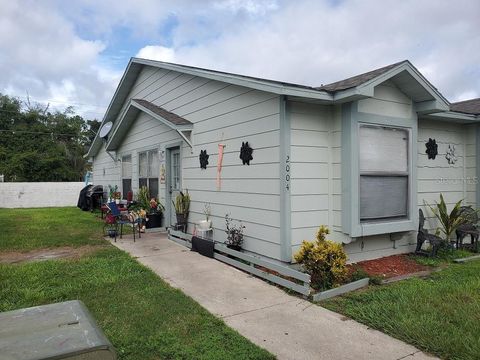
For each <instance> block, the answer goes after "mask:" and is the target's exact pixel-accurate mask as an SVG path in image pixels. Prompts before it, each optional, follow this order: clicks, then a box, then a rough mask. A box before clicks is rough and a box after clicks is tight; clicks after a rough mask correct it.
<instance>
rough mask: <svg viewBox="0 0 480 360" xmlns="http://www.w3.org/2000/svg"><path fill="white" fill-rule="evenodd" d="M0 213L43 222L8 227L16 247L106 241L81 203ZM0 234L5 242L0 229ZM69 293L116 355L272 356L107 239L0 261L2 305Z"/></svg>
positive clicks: (31, 303)
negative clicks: (39, 257) (65, 255)
mask: <svg viewBox="0 0 480 360" xmlns="http://www.w3.org/2000/svg"><path fill="white" fill-rule="evenodd" d="M0 213H1V215H0V216H1V217H2V219H9V220H8V221H9V224H10V225H13V224H15V221H12V220H11V219H16V218H18V217H17V216H18V215H19V214H22V215H27V214H28V215H29V216H31V219H41V223H43V224H45V225H46V226H45V227H44V228H42V226H40V225H39V224H29V225H28V226H18V227H17V232H16V233H14V232H10V233H9V234H10V236H11V237H12V238H13V239H16V240H17V242H15V241H12V239H9V240H8V241H9V244H12V246H13V247H15V248H21V249H31V248H34V247H39V246H43V245H44V244H45V246H56V245H69V244H70V242H69V240H68V239H71V238H75V245H81V244H92V243H93V244H97V243H98V244H103V245H106V244H107V243H106V242H105V241H103V240H99V239H100V238H101V234H100V233H101V223H100V222H99V221H97V220H96V219H95V218H94V217H93V216H92V215H91V214H88V213H83V212H81V211H80V210H75V209H41V210H35V211H30V210H21V211H20V210H2V211H1V212H0ZM49 213H51V216H49ZM61 219H63V223H62V221H61ZM86 220H89V223H88V222H87V221H86ZM0 221H1V220H0ZM77 226H78V227H79V228H80V230H79V229H77ZM31 229H35V230H37V231H38V230H41V233H42V234H41V235H40V237H41V239H40V240H38V239H37V238H36V235H35V234H36V232H35V233H33V235H32V236H28V234H27V232H30V231H31ZM72 233H75V234H76V235H75V236H74V237H73V236H72ZM80 233H82V234H83V240H82V236H81V235H80ZM62 236H63V237H65V239H63V238H62ZM29 238H30V239H31V241H32V244H29V243H28V239H29ZM0 242H2V248H3V249H8V246H7V244H5V243H3V242H4V237H3V236H2V238H1V239H0ZM73 299H80V300H82V301H83V302H84V303H85V304H86V306H87V307H88V309H89V310H90V312H91V313H92V314H93V316H94V317H95V319H96V321H97V323H98V324H99V326H100V327H101V328H102V330H103V331H104V332H105V334H106V335H107V337H108V338H109V340H110V341H111V342H112V344H113V345H114V347H115V349H116V350H117V352H118V354H119V356H120V359H139V360H144V359H145V360H148V359H273V358H274V356H273V355H271V354H269V353H268V352H267V351H265V350H263V349H261V348H259V347H257V346H256V345H254V344H252V343H251V342H250V341H248V340H247V339H245V338H244V337H242V336H241V335H240V334H238V333H237V332H236V331H234V330H232V329H230V328H229V327H227V326H226V325H225V324H224V323H223V322H222V321H221V320H220V319H218V318H216V317H215V316H213V315H212V314H210V313H209V312H208V311H206V310H205V309H204V308H202V307H201V306H200V305H199V304H197V303H196V302H195V301H193V300H192V299H191V298H189V297H188V296H186V295H185V294H183V293H182V292H181V291H179V290H176V289H173V288H172V287H170V286H169V285H168V284H166V283H165V282H164V281H163V280H162V279H160V278H159V277H157V276H156V275H155V274H154V273H153V272H151V271H150V270H149V269H147V268H146V267H144V266H142V265H140V264H139V263H138V262H137V261H135V260H134V259H132V258H131V257H130V256H128V255H127V254H126V253H124V252H122V251H120V250H118V249H116V248H114V247H113V246H108V247H107V248H105V246H103V247H101V246H99V250H98V251H96V252H94V253H93V254H90V255H88V256H85V257H83V258H80V259H77V260H49V261H44V262H34V263H23V264H19V265H9V264H8V265H7V264H0V311H8V310H14V309H19V308H23V307H30V306H36V305H42V304H48V303H54V302H59V301H66V300H73Z"/></svg>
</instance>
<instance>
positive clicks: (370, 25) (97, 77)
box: [0, 0, 480, 119]
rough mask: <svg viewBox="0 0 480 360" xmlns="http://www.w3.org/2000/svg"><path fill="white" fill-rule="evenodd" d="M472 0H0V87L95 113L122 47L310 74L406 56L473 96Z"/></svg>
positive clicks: (475, 41)
mask: <svg viewBox="0 0 480 360" xmlns="http://www.w3.org/2000/svg"><path fill="white" fill-rule="evenodd" d="M479 19H480V1H478V0H456V1H451V0H351V1H349V0H256V1H255V0H135V1H124V0H69V1H64V0H0V74H1V75H0V93H2V94H7V95H11V96H17V97H18V98H19V99H20V100H26V98H27V96H28V97H29V98H30V100H31V101H32V102H40V103H49V104H50V106H51V107H52V108H55V109H59V110H62V109H63V108H64V107H65V106H67V105H72V106H74V108H75V110H76V111H77V112H78V113H80V114H81V115H83V116H84V117H86V118H88V119H93V118H97V119H101V118H102V117H103V115H104V112H105V110H106V108H107V106H108V104H109V103H110V100H111V98H112V96H113V93H114V91H115V89H116V87H117V85H118V82H119V80H120V78H121V76H122V74H123V72H124V70H125V68H126V66H127V64H128V61H129V59H130V58H131V57H133V56H136V57H144V58H148V59H153V60H161V61H168V62H175V63H181V64H186V65H192V66H199V67H205V68H211V69H215V70H221V71H228V72H234V73H239V74H244V75H251V76H257V77H264V78H269V79H274V80H281V81H287V82H293V83H299V84H304V85H312V86H320V85H321V84H328V83H330V82H334V81H337V80H341V79H343V78H347V77H350V76H353V75H356V74H359V73H362V72H366V71H369V70H373V69H375V68H378V67H381V66H385V65H388V64H391V63H395V62H398V61H401V60H405V59H408V60H410V61H411V62H412V63H413V64H414V65H415V66H416V67H417V68H418V69H419V70H420V72H421V73H422V74H423V75H424V76H425V77H426V78H427V79H428V80H429V81H430V82H431V83H432V84H433V85H434V86H435V87H437V89H438V90H439V91H440V92H441V93H442V94H443V95H444V96H445V97H446V98H447V99H448V100H449V101H451V102H455V101H460V100H466V99H471V98H476V97H480V20H479Z"/></svg>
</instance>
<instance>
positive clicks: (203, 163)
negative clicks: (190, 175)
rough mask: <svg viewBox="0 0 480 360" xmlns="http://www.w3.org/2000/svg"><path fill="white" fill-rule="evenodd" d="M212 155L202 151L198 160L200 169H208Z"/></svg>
mask: <svg viewBox="0 0 480 360" xmlns="http://www.w3.org/2000/svg"><path fill="white" fill-rule="evenodd" d="M209 157H210V155H208V154H207V150H200V155H199V156H198V158H199V159H200V168H201V169H206V168H207V165H208V158H209Z"/></svg>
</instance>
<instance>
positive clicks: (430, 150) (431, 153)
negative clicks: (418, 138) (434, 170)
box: [425, 138, 438, 160]
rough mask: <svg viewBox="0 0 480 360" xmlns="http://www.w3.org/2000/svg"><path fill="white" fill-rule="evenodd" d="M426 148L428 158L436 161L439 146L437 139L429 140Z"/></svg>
mask: <svg viewBox="0 0 480 360" xmlns="http://www.w3.org/2000/svg"><path fill="white" fill-rule="evenodd" d="M425 146H426V148H427V150H425V153H426V154H427V155H428V158H429V159H432V160H433V159H435V157H436V156H437V155H438V145H437V142H436V141H435V139H432V138H429V139H428V142H427V143H426V144H425Z"/></svg>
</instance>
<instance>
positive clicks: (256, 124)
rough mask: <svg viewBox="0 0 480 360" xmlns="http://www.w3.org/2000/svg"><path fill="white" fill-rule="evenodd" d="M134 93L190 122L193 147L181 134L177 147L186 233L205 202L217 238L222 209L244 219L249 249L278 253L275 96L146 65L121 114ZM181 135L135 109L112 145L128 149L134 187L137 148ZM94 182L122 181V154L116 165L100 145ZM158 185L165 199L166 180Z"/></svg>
mask: <svg viewBox="0 0 480 360" xmlns="http://www.w3.org/2000/svg"><path fill="white" fill-rule="evenodd" d="M132 98H133V99H136V98H140V99H145V100H148V101H150V102H152V103H154V104H156V105H158V106H161V107H163V108H165V109H166V110H168V111H171V112H174V113H175V114H177V115H179V116H182V117H184V118H185V119H187V120H189V121H191V122H192V123H194V131H193V134H192V141H193V149H191V148H190V147H189V146H188V145H187V144H186V143H185V142H182V144H183V145H182V151H181V154H182V172H181V174H182V186H183V188H185V189H188V191H189V193H190V195H191V199H192V202H191V209H190V216H189V222H190V224H189V227H188V231H189V232H190V233H191V232H192V231H193V225H194V223H195V222H197V221H199V220H202V219H204V217H205V215H204V214H203V208H204V204H205V203H207V202H208V203H210V204H211V211H212V214H211V219H212V221H213V227H214V231H215V233H214V234H215V235H214V236H215V239H216V240H218V241H224V240H225V239H226V234H225V232H224V229H225V220H224V217H225V214H226V213H230V214H231V216H232V218H234V219H238V220H242V221H243V223H244V225H245V226H246V229H245V244H244V247H245V249H246V250H249V251H252V252H255V253H258V254H261V255H264V256H268V257H271V258H274V259H281V249H280V248H281V246H280V242H281V240H280V188H279V131H280V123H279V109H280V105H279V96H278V95H275V94H271V93H266V92H262V91H257V90H252V89H248V88H245V87H241V86H236V85H229V84H226V83H222V82H218V81H214V80H208V79H204V78H200V77H194V76H192V75H188V74H181V73H179V72H176V71H168V70H164V69H154V68H152V67H149V66H145V67H144V69H143V70H142V72H141V73H140V74H139V77H138V79H137V81H136V83H135V85H134V86H133V88H132V89H131V90H130V94H129V95H128V97H127V100H126V102H125V104H124V106H123V108H122V111H121V112H120V116H121V114H122V113H123V111H124V110H125V109H126V107H127V104H128V102H129V99H132ZM120 116H119V117H120ZM117 122H118V121H117ZM179 141H181V138H180V136H179V135H178V133H177V132H176V131H174V130H172V129H170V128H168V127H167V126H165V125H163V124H161V123H160V122H159V121H157V120H155V119H153V118H152V117H150V116H149V115H146V114H143V113H140V115H139V116H138V117H137V119H136V120H135V121H134V122H133V125H132V126H131V128H130V129H129V131H128V132H127V135H126V136H125V138H124V140H123V142H122V145H121V146H120V147H119V149H118V150H117V153H118V154H119V155H122V154H132V161H133V180H132V187H133V190H134V191H136V190H138V152H140V151H142V150H146V149H150V148H157V149H159V150H160V151H164V150H165V148H166V146H169V144H173V143H175V142H177V143H178V142H179ZM242 141H248V142H249V144H250V145H251V147H252V148H253V149H254V152H253V161H252V162H251V163H250V166H248V165H242V162H241V160H240V158H239V154H240V147H241V145H242ZM219 143H223V144H225V145H226V147H225V151H224V158H223V167H222V172H221V177H222V187H221V190H220V191H217V188H216V174H217V159H218V144H219ZM200 150H207V153H208V154H209V155H210V157H209V165H208V167H207V169H206V170H202V169H200V165H199V159H198V156H199V153H200ZM103 166H106V168H107V169H108V172H107V174H108V175H107V176H105V177H102V176H101V175H102V167H103ZM167 170H168V169H167ZM94 182H95V183H96V184H102V185H108V184H118V185H119V186H120V185H121V180H120V162H118V163H117V164H116V165H115V164H114V163H113V160H112V159H111V158H110V157H109V156H108V154H106V153H105V151H104V149H102V150H101V151H100V152H99V153H98V155H97V157H96V159H95V161H94ZM159 186H160V197H161V201H162V202H163V203H165V201H166V199H165V185H164V184H160V185H159Z"/></svg>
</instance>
